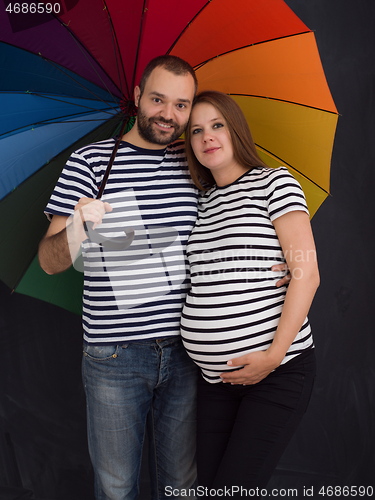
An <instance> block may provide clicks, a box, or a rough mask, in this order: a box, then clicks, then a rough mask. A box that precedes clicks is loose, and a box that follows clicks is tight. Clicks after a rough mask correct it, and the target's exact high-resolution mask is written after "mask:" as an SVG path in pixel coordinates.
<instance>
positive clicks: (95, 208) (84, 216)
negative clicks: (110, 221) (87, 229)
mask: <svg viewBox="0 0 375 500" xmlns="http://www.w3.org/2000/svg"><path fill="white" fill-rule="evenodd" d="M74 210H75V211H76V212H78V213H79V216H80V219H81V222H82V223H83V224H85V223H86V222H92V227H93V229H95V228H96V227H97V226H98V225H99V224H101V223H102V219H103V217H104V215H105V214H106V213H107V212H111V211H112V207H111V205H110V204H109V203H107V202H106V201H104V202H103V201H101V200H96V199H94V198H80V199H79V201H78V203H77V205H76V206H75V207H74Z"/></svg>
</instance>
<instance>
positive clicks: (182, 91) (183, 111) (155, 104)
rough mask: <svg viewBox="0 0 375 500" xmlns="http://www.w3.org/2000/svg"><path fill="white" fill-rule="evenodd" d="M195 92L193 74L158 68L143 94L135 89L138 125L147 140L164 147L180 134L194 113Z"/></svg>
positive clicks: (152, 74) (142, 136)
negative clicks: (176, 72)
mask: <svg viewBox="0 0 375 500" xmlns="http://www.w3.org/2000/svg"><path fill="white" fill-rule="evenodd" d="M194 91H195V87H194V80H193V77H192V76H191V75H190V74H186V75H175V74H173V73H171V72H170V71H167V70H166V69H164V68H160V67H159V68H155V69H154V70H153V72H152V73H151V75H150V76H149V78H148V80H147V82H146V85H145V89H144V92H143V94H142V95H140V89H139V87H136V89H135V104H136V105H137V106H138V114H137V127H138V133H139V135H140V137H141V138H142V139H143V141H146V143H150V144H153V145H159V146H161V147H164V146H166V145H167V144H170V143H171V142H173V141H175V140H176V139H177V138H178V137H180V135H181V134H182V133H183V132H184V130H185V128H186V124H187V122H188V119H189V116H190V111H191V106H192V102H193V99H194Z"/></svg>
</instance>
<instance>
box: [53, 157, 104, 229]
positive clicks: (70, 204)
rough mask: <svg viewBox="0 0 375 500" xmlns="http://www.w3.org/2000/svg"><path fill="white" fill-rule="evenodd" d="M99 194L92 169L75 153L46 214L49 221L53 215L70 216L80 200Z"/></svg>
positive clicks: (66, 166)
mask: <svg viewBox="0 0 375 500" xmlns="http://www.w3.org/2000/svg"><path fill="white" fill-rule="evenodd" d="M97 192H98V188H97V185H96V179H95V174H94V172H93V170H92V168H91V167H90V165H89V163H88V162H87V161H86V159H85V157H84V156H83V155H81V154H80V153H79V152H74V153H72V155H71V156H70V158H69V160H68V161H67V163H66V165H65V167H64V169H63V171H62V172H61V175H60V177H59V179H58V181H57V184H56V186H55V188H54V190H53V192H52V195H51V197H50V199H49V202H48V204H47V206H46V208H45V210H44V212H45V214H46V215H47V217H48V218H49V219H50V218H51V216H52V215H63V216H69V215H71V214H72V213H73V212H74V207H75V205H76V204H77V202H78V200H79V199H80V198H82V197H88V198H95V197H96V195H97Z"/></svg>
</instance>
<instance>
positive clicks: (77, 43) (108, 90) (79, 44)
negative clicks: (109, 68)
mask: <svg viewBox="0 0 375 500" xmlns="http://www.w3.org/2000/svg"><path fill="white" fill-rule="evenodd" d="M104 5H105V9H103V10H106V11H107V13H108V18H109V20H110V25H111V28H112V31H113V25H112V21H111V18H110V15H109V10H108V7H107V5H106V4H105V2H104ZM52 15H53V17H55V18H56V19H57V21H58V22H59V23H60V24H61V25H62V26H63V27H64V28H65V29H66V30H67V31H68V33H69V34H70V36H71V37H72V38H73V40H74V41H75V43H76V45H77V46H78V47H79V48H80V51H81V53H82V54H83V55H84V57H85V59H86V60H87V61H88V63H89V64H90V66H91V68H92V70H93V71H94V73H95V74H96V75H97V76H98V78H99V79H100V81H101V82H102V84H103V87H104V88H105V89H106V91H107V92H108V93H109V94H110V95H111V96H112V92H111V91H110V89H109V88H108V86H107V85H106V83H105V82H104V81H103V78H102V77H101V76H100V74H99V73H98V71H97V70H96V69H95V67H94V65H93V64H92V61H91V60H90V58H88V57H87V54H90V55H91V53H90V51H89V50H88V49H87V47H86V46H85V45H84V44H83V43H82V42H81V40H80V39H79V38H78V37H77V36H76V34H75V33H74V32H73V31H72V30H71V29H70V28H69V26H68V25H67V24H65V23H64V22H63V21H62V20H61V19H60V18H59V17H58V16H57V15H56V14H52ZM116 43H117V40H116ZM83 49H84V50H83ZM115 60H116V62H117V56H116V54H115ZM98 64H99V63H98ZM100 67H101V69H102V70H103V72H104V73H105V74H106V75H107V77H108V78H109V79H110V80H111V82H112V83H113V84H114V85H115V87H116V88H117V89H118V91H119V92H120V93H121V94H123V93H122V90H121V88H119V87H118V86H117V85H116V83H115V82H114V81H113V79H112V78H111V77H110V76H109V75H108V73H107V72H106V71H105V70H104V68H103V67H102V66H101V65H100ZM124 75H125V73H124ZM124 79H125V82H126V78H125V76H124ZM119 81H121V79H120V78H119ZM112 97H113V96H112Z"/></svg>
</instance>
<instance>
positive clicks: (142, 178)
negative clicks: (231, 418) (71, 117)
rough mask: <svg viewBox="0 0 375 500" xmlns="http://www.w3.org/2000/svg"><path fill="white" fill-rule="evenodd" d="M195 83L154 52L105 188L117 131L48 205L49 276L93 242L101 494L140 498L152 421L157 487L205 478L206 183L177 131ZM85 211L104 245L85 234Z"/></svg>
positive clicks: (91, 380)
mask: <svg viewBox="0 0 375 500" xmlns="http://www.w3.org/2000/svg"><path fill="white" fill-rule="evenodd" d="M196 88H197V82H196V77H195V74H194V71H193V70H192V68H191V67H190V66H189V65H188V64H187V63H186V62H185V61H182V60H181V59H179V58H176V57H173V56H161V57H159V58H156V59H155V60H153V61H151V62H150V64H149V65H148V66H147V68H146V70H145V72H144V75H143V77H142V80H141V83H140V86H139V87H138V86H137V87H136V88H135V91H134V97H135V104H136V105H137V106H138V115H137V118H136V123H135V125H134V127H133V128H132V129H131V130H130V131H129V132H128V133H126V134H125V135H124V136H123V138H122V142H121V143H120V146H119V149H118V151H117V154H116V158H115V160H114V163H113V166H112V170H111V175H110V176H109V179H108V182H107V184H106V187H105V190H104V195H103V198H102V200H95V198H96V196H97V193H98V190H99V186H100V184H101V181H102V179H103V176H104V172H105V169H106V166H107V164H108V161H109V158H110V156H111V152H112V150H113V146H114V140H113V139H112V140H108V141H102V142H99V143H96V144H92V145H89V146H87V147H84V148H82V149H80V150H79V151H77V152H75V153H73V154H72V156H71V157H70V159H69V161H68V162H67V165H66V167H65V169H64V170H63V172H62V174H61V177H60V179H59V181H58V183H57V185H56V187H55V190H54V192H53V194H52V196H51V199H50V201H49V203H48V206H47V208H46V212H47V214H49V215H50V216H52V220H51V224H50V227H49V229H48V231H47V233H46V235H45V237H44V238H43V239H42V241H41V243H40V247H39V260H40V264H41V266H42V268H43V269H44V270H45V271H46V272H47V273H48V274H55V273H59V272H61V271H64V270H65V269H67V268H68V267H69V266H71V265H72V261H73V260H74V256H75V254H76V253H77V251H78V249H79V247H80V245H81V243H82V242H84V243H83V254H84V262H85V284H84V296H83V329H84V357H83V381H84V387H85V391H86V399H87V422H88V440H89V450H90V456H91V460H92V463H93V467H94V472H95V492H96V498H97V499H98V500H104V499H110V500H125V499H135V498H137V496H138V493H139V487H138V486H139V475H140V464H141V453H142V446H143V441H144V435H145V427H146V425H147V426H148V429H149V430H150V436H151V437H150V440H149V441H150V445H151V450H150V475H151V488H152V497H153V498H158V499H162V498H165V497H166V488H167V487H168V491H176V492H178V491H180V490H182V489H186V488H189V487H192V486H193V485H194V483H195V477H196V471H195V463H194V454H195V443H194V441H195V438H194V436H195V386H196V377H197V372H196V368H195V366H194V365H193V363H192V362H191V361H190V359H188V357H187V355H186V353H185V351H184V349H183V347H182V344H181V341H180V336H179V322H180V313H181V307H182V303H183V301H184V298H185V293H186V289H187V286H188V277H187V276H186V273H188V271H187V266H186V263H185V256H184V250H185V246H186V241H187V238H188V236H189V233H190V231H191V229H192V227H193V225H194V222H195V218H196V211H197V208H196V201H197V192H196V189H195V188H194V186H193V184H192V182H191V180H190V177H189V175H188V171H187V167H186V161H185V156H184V149H183V143H182V142H181V141H177V142H174V141H175V140H176V139H177V138H178V137H179V136H180V135H181V133H182V132H183V131H184V129H185V127H186V124H187V121H188V119H189V114H190V110H191V106H192V102H193V99H194V95H195V92H196ZM83 221H84V222H85V224H87V223H90V222H91V223H92V224H93V226H92V230H91V233H88V234H91V235H93V234H94V233H95V234H96V235H97V237H98V238H99V243H95V242H92V241H89V240H88V239H87V233H86V231H85V229H86V230H88V228H87V227H85V226H84V225H83V224H82V222H83ZM124 231H125V232H126V233H127V234H126V235H127V236H129V235H131V237H130V239H129V238H128V239H126V238H124V242H125V243H124V245H123V248H121V245H120V247H118V248H117V247H116V246H115V247H113V246H111V243H113V242H116V241H117V240H119V241H121V239H120V236H119V234H123V232H124ZM100 238H101V240H100ZM129 242H130V244H129ZM103 263H104V264H103ZM168 496H170V494H169V495H168ZM177 496H178V495H177Z"/></svg>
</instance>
